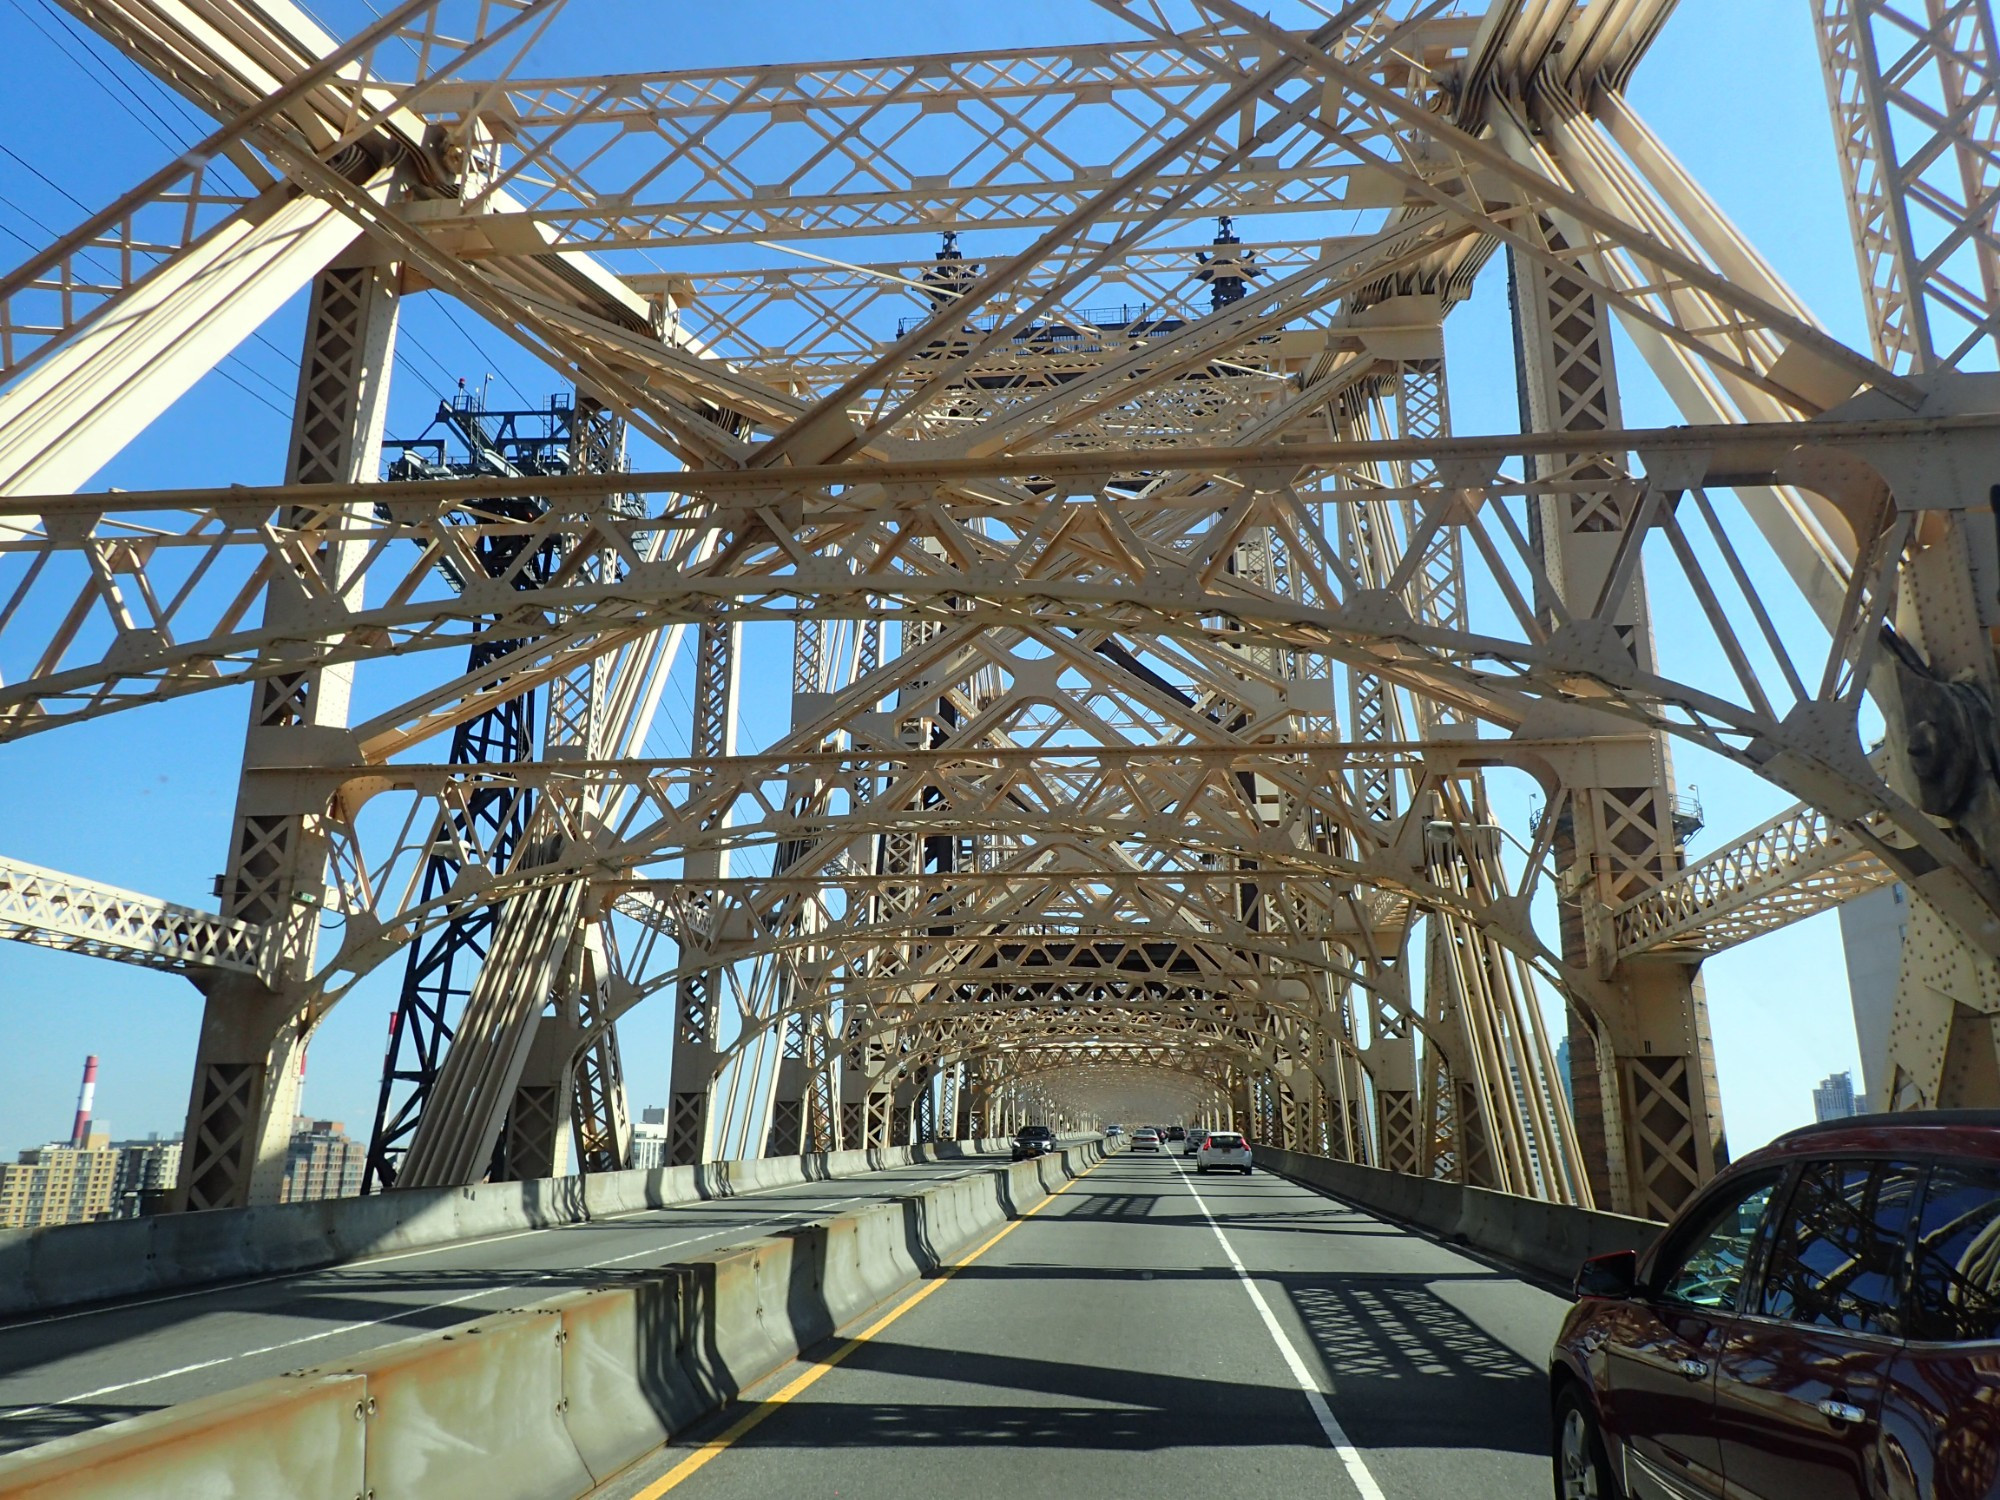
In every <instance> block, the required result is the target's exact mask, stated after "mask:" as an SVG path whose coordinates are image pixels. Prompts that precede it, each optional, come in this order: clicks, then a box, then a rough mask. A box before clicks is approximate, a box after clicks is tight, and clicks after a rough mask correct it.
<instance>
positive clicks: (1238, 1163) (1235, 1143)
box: [1194, 1130, 1250, 1177]
mask: <svg viewBox="0 0 2000 1500" xmlns="http://www.w3.org/2000/svg"><path fill="white" fill-rule="evenodd" d="M1194 1169H1195V1171H1197V1172H1207V1171H1211V1170H1213V1171H1217V1172H1229V1171H1235V1172H1241V1173H1243V1175H1244V1176H1246V1177H1247V1176H1249V1175H1250V1143H1249V1142H1248V1141H1246V1140H1244V1139H1243V1137H1242V1136H1241V1135H1240V1134H1238V1133H1237V1132H1236V1131H1234V1130H1211V1131H1210V1132H1209V1133H1208V1135H1207V1136H1206V1137H1204V1138H1203V1140H1202V1143H1201V1150H1199V1151H1198V1152H1196V1153H1195V1158H1194Z"/></svg>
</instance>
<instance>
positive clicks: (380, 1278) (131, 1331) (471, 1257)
mask: <svg viewBox="0 0 2000 1500" xmlns="http://www.w3.org/2000/svg"><path fill="white" fill-rule="evenodd" d="M1003 1161H1004V1159H996V1158H992V1157H988V1158H984V1159H981V1160H979V1161H977V1162H969V1161H961V1162H943V1163H933V1164H930V1165H926V1166H915V1167H901V1168H896V1169H894V1170H891V1171H887V1172H877V1173H872V1174H870V1175H869V1176H866V1177H848V1178H842V1179H840V1180H838V1181H834V1182H816V1183H808V1184H804V1185H802V1186H798V1187H788V1188H777V1189H773V1190H771V1191H769V1192H763V1193H754V1194H749V1195H746V1196H744V1197H740V1198H728V1199H720V1200H716V1201H711V1202H707V1203H693V1204H685V1205H682V1206H680V1207H677V1208H667V1209H660V1210H657V1211H654V1212H649V1213H643V1214H635V1215H631V1216H628V1217H625V1218H620V1219H613V1220H606V1221H601V1222H597V1223H591V1224H569V1225H563V1226H560V1227H557V1228H550V1229H537V1230H527V1231H520V1232H516V1233H513V1234H508V1235H500V1236H495V1237H493V1238H490V1239H483V1240H471V1241H465V1242H461V1243H459V1244H454V1245H440V1246H435V1247H432V1248H430V1249H426V1250H411V1251H403V1252H400V1253H397V1254H393V1255H385V1256H379V1257H376V1258H373V1259H370V1260H364V1261H355V1262H351V1263H349V1264H347V1265H343V1266H338V1267H331V1268H329V1269H326V1270H323V1271H313V1272H307V1273H305V1274H302V1275H296V1276H283V1277H273V1278H269V1279H266V1280H260V1281H248V1282H237V1283H234V1284H230V1285H223V1286H219V1287H214V1288H209V1289H204V1290H199V1291H194V1292H180V1293H168V1294H164V1295H156V1296H149V1297H141V1298H135V1299H133V1300H130V1301H126V1302H118V1303H112V1304H109V1305H107V1306H104V1307H100V1308H93V1309H89V1310H85V1311H81V1312H72V1313H60V1314H55V1315H53V1316H49V1317H41V1318H21V1319H15V1320H11V1321H7V1322H0V1452H11V1451H14V1450H16V1449H19V1448H25V1447H28V1446H30V1445H32V1444H35V1443H42V1442H47V1441H49V1440H50V1439H52V1438H58V1437H63V1436H66V1435H68V1434H69V1433H72V1432H77V1431H80V1430H82V1429H85V1428H89V1427H97V1426H101V1425H102V1424H104V1423H106V1422H116V1421H119V1420H121V1419H123V1418H125V1417H133V1416H138V1415H140V1414H141V1413H143V1412H148V1411H152V1410H153V1409H154V1408H156V1407H161V1406H167V1405H171V1404H173V1403H175V1402H180V1401H191V1400H194V1399H195V1398H197V1397H200V1396H207V1395H212V1394H214V1393H215V1392H217V1391H222V1390H228V1389H230V1388H232V1387H235V1386H240V1385H245V1384H248V1383H249V1382H251V1381H255V1380H262V1379H264V1378H265V1377H266V1376H271V1375H282V1374H284V1373H285V1372H286V1371H288V1370H297V1369H302V1368H304V1367H306V1366H308V1365H318V1364H326V1363H329V1362H331V1361H334V1360H340V1359H347V1358H350V1357H352V1356H354V1355H356V1354H359V1353H360V1352H361V1351H363V1350H366V1349H372V1348H376V1347H378V1346H379V1345H382V1344H389V1343H393V1342H395V1341H396V1340H398V1339H404V1338H408V1337H410V1336H411V1335H412V1334H417V1333H425V1332H429V1331H431V1330H433V1329H438V1328H450V1327H453V1326H454V1325H456V1324H459V1323H466V1322H470V1321H471V1320H472V1319H474V1318H475V1317H477V1316H478V1314H479V1313H480V1312H482V1311H484V1310H486V1309H489V1308H494V1307H512V1306H519V1305H521V1302H522V1298H523V1295H524V1294H527V1295H529V1296H532V1297H533V1298H534V1300H537V1301H539V1300H541V1299H542V1298H545V1297H553V1296H556V1295H558V1294H559V1293H561V1292H565V1291H568V1290H570V1289H572V1288H574V1287H585V1286H599V1285H602V1284H604V1283H605V1282H606V1281H607V1280H610V1279H612V1278H613V1277H615V1276H616V1275H617V1273H619V1272H620V1271H639V1270H645V1269H647V1268H649V1267H653V1266H659V1265H664V1264H667V1263H669V1262H672V1261H674V1260H677V1259H679V1258H681V1257H683V1256H685V1255H687V1254H688V1253H690V1252H692V1253H696V1254H699V1253H702V1252H705V1251H709V1250H717V1249H721V1248H723V1247H724V1246H727V1245H730V1244H733V1243H740V1242H741V1241H744V1240H748V1239H754V1238H756V1237H757V1236H759V1235H761V1234H765V1233H768V1232H769V1231H770V1230H772V1229H774V1228H778V1227H781V1226H783V1225H788V1224H799V1223H805V1222H809V1221H812V1220H815V1219H820V1218H824V1217H826V1216H827V1215H828V1214H829V1213H838V1212H841V1211H843V1210H847V1209H852V1208H855V1207H857V1206H860V1205H862V1204H867V1203H874V1202H879V1201H882V1200H884V1199H888V1198H895V1197H900V1196H904V1195H907V1194H910V1193H914V1192H917V1191H919V1190H921V1189H923V1188H925V1187H928V1186H931V1185H933V1184H935V1183H939V1182H943V1181H946V1180H948V1179H950V1178H953V1177H958V1176H963V1175H964V1174H966V1173H968V1172H984V1171H991V1170H993V1169H994V1168H995V1167H996V1166H997V1165H1001V1164H1003Z"/></svg>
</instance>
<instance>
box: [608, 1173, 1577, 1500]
mask: <svg viewBox="0 0 2000 1500" xmlns="http://www.w3.org/2000/svg"><path fill="white" fill-rule="evenodd" d="M1232 1255H1233V1256H1234V1257H1235V1259H1236V1260H1237V1261H1238V1262H1240V1264H1241V1266H1242V1268H1243V1271H1244V1274H1242V1275H1239V1274H1238V1270H1237V1269H1236V1268H1235V1267H1234V1266H1233V1265H1232V1262H1231V1257H1232ZM1253 1290H1254V1295H1253ZM1565 1306H1566V1303H1565V1302H1564V1300H1563V1299H1562V1298H1560V1297H1557V1296H1555V1295H1552V1294H1551V1293H1549V1292H1546V1291H1543V1290H1541V1289H1540V1288H1538V1287H1535V1286H1532V1285H1529V1284H1527V1283H1524V1282H1522V1281H1519V1280H1516V1279H1515V1278H1513V1277H1511V1276H1509V1275H1507V1274H1505V1273H1503V1272H1500V1271H1497V1270H1495V1269H1493V1268H1492V1267H1491V1266H1488V1265H1486V1264H1484V1263H1482V1262H1480V1261H1477V1260H1473V1259H1470V1258H1468V1257H1467V1256H1465V1255H1461V1254H1458V1253H1456V1252H1454V1251H1452V1250H1449V1249H1446V1248H1444V1247H1443V1246H1440V1245H1436V1244H1433V1243H1431V1242H1430V1241H1427V1240H1423V1239H1419V1238H1416V1237H1414V1236H1412V1235H1409V1234H1406V1233H1404V1232H1403V1231H1401V1230H1399V1229H1396V1228H1395V1227H1393V1226H1391V1225H1388V1224H1385V1223H1383V1222H1381V1221H1380V1220H1377V1219H1373V1218H1370V1217H1369V1216H1367V1215H1365V1214H1363V1213H1360V1212H1358V1211H1356V1210H1354V1209H1350V1208H1348V1207H1346V1206H1344V1205H1342V1204H1339V1203H1336V1202H1334V1201H1332V1200H1330V1199H1327V1198H1324V1197H1321V1196H1320V1195H1318V1194H1316V1193H1313V1192H1311V1191H1309V1190H1307V1189H1305V1188H1300V1187H1297V1186H1294V1185H1293V1184H1291V1183H1288V1182H1286V1181H1284V1180H1282V1179H1280V1178H1276V1177H1272V1176H1269V1175H1267V1174H1265V1173H1263V1172H1261V1171H1260V1172H1258V1173H1257V1174H1256V1175H1254V1176H1252V1177H1239V1176H1235V1175H1231V1176H1227V1177H1219V1176H1213V1175H1211V1176H1207V1177H1198V1176H1196V1175H1195V1173H1194V1171H1193V1168H1192V1165H1191V1164H1190V1165H1188V1166H1187V1167H1186V1170H1185V1171H1183V1167H1182V1162H1181V1160H1180V1158H1178V1157H1151V1156H1135V1155H1132V1154H1129V1153H1124V1154H1120V1155H1117V1156H1114V1157H1112V1158H1110V1159H1109V1160H1107V1161H1106V1162H1104V1163H1103V1164H1101V1165H1100V1166H1098V1167H1097V1168H1096V1169H1095V1170H1094V1171H1092V1172H1090V1173H1089V1174H1087V1175H1086V1176H1085V1177H1083V1178H1082V1179H1081V1180H1080V1181H1078V1182H1077V1183H1075V1184H1073V1185H1072V1186H1071V1187H1070V1188H1069V1189H1068V1191H1066V1192H1065V1193H1063V1194H1062V1195H1061V1196H1059V1197H1057V1198H1055V1199H1053V1200H1051V1201H1050V1202H1049V1203H1048V1204H1047V1206H1046V1207H1044V1208H1043V1209H1042V1210H1041V1212H1040V1213H1038V1214H1036V1215H1035V1216H1034V1217H1032V1218H1029V1219H1026V1220H1023V1221H1020V1222H1019V1223H1018V1224H1017V1226H1016V1227H1015V1228H1014V1229H1013V1230H1012V1231H1011V1232H1009V1233H1008V1234H1007V1235H1006V1236H1005V1237H1004V1238H1002V1239H1000V1240H999V1241H998V1242H997V1243H996V1244H994V1245H993V1246H992V1248H991V1249H989V1250H988V1251H987V1252H986V1253H985V1254H984V1255H983V1256H981V1257H980V1258H979V1259H978V1260H977V1261H975V1262H974V1263H973V1264H971V1265H970V1266H968V1267H966V1268H965V1269H963V1270H961V1271H960V1272H959V1273H958V1274H957V1275H956V1276H955V1277H953V1278H951V1279H950V1280H948V1281H946V1282H945V1283H944V1284H943V1285H941V1286H938V1287H937V1289H936V1291H935V1292H934V1293H933V1294H931V1295H929V1296H927V1297H925V1298H924V1299H923V1300H922V1301H920V1302H918V1303H916V1304H915V1305H914V1306H913V1307H912V1308H911V1309H910V1310H909V1311H908V1312H907V1313H905V1314H903V1315H901V1316H900V1317H897V1318H895V1319H894V1321H893V1322H890V1323H889V1324H888V1325H887V1326H886V1327H883V1328H881V1329H880V1330H879V1331H878V1332H877V1333H875V1335H874V1336H873V1337H872V1338H870V1339H868V1340H866V1341H865V1342H862V1343H861V1344H859V1345H858V1346H857V1347H856V1348H854V1349H853V1350H852V1351H851V1352H850V1353H848V1354H847V1356H846V1358H845V1359H844V1360H842V1361H841V1362H840V1363H839V1364H838V1365H835V1366H833V1367H832V1368H831V1369H830V1370H829V1369H827V1368H826V1367H825V1366H820V1367H818V1368H819V1371H820V1372H821V1375H822V1378H819V1379H817V1380H816V1381H814V1382H813V1383H811V1384H809V1385H807V1386H805V1388H804V1389H803V1390H800V1391H798V1392H797V1393H796V1394H795V1395H793V1396H792V1397H791V1399H789V1400H788V1401H786V1402H783V1403H782V1404H780V1403H770V1404H768V1405H766V1406H764V1407H762V1408H759V1409H754V1410H761V1411H762V1412H765V1413H768V1415H767V1416H766V1419H765V1420H763V1421H762V1422H761V1423H760V1424H758V1425H756V1426H754V1427H752V1428H751V1429H750V1430H749V1431H748V1432H746V1433H744V1434H743V1435H742V1436H740V1437H739V1438H738V1439H737V1440H736V1441H735V1442H734V1443H732V1444H731V1445H730V1446H728V1447H726V1448H723V1449H722V1450H721V1451H719V1452H712V1453H711V1454H710V1455H709V1456H708V1461H707V1462H706V1464H705V1465H704V1466H701V1467H698V1468H694V1469H692V1470H691V1471H687V1470H683V1471H682V1477H680V1478H678V1479H677V1480H676V1479H674V1478H673V1475H674V1471H675V1469H676V1466H677V1465H682V1464H685V1463H687V1462H688V1461H689V1460H690V1455H691V1454H692V1453H695V1452H696V1450H695V1449H693V1448H692V1447H691V1446H677V1447H676V1448H674V1449H671V1450H668V1452H667V1453H666V1454H664V1455H663V1456H662V1458H661V1459H660V1460H658V1461H654V1462H651V1463H649V1464H648V1465H646V1466H644V1467H643V1468H642V1469H639V1470H635V1471H633V1474H632V1475H631V1476H629V1477H628V1478H629V1482H621V1483H620V1484H617V1485H614V1486H610V1487H607V1488H606V1489H604V1490H602V1491H600V1492H599V1493H600V1495H601V1496H602V1497H603V1500H658V1497H659V1496H661V1495H664V1494H668V1493H671V1494H672V1495H673V1496H674V1497H675V1500H751V1497H758V1500H762V1497H764V1496H768V1495H774V1494H789V1495H802V1496H804V1495H811V1496H820V1495H853V1496H869V1497H871V1500H874V1497H883V1500H889V1497H898V1496H911V1497H917V1496H922V1497H931V1496H936V1495H940V1494H946V1495H951V1496H954V1497H955V1500H956V1497H962V1500H983V1497H993V1500H1003V1497H1004V1500H1020V1497H1023V1496H1031V1495H1056V1496H1064V1497H1088V1500H1122V1497H1126V1496H1131V1497H1142V1496H1143V1497H1145V1500H1159V1497H1165V1496H1182V1495H1185V1496H1201V1497H1205V1500H1214V1497H1217V1496H1232V1495H1248V1494H1298V1495H1327V1496H1334V1497H1345V1500H1354V1497H1357V1496H1358V1497H1362V1500H1376V1497H1378V1496H1379V1497H1385V1500H1438V1497H1440V1496H1446V1497H1450V1496H1473V1497H1477V1500H1514V1497H1520V1500H1528V1497H1533V1500H1542V1497H1545V1496H1546V1495H1547V1494H1548V1493H1549V1468H1548V1458H1547V1456H1546V1454H1547V1448H1546V1442H1547V1430H1548V1428H1547V1423H1548V1417H1547V1398H1546V1394H1545V1393H1546V1384H1545V1378H1546V1370H1547V1356H1548V1349H1549V1344H1550V1341H1551V1340H1552V1338H1553V1337H1554V1334H1555V1331H1556V1327H1557V1325H1558V1324H1559V1323H1560V1322H1561V1319H1562V1316H1563V1311H1564V1308H1565ZM871 1321H872V1320H871ZM864 1326H865V1325H864ZM829 1347H833V1346H829ZM818 1352H820V1353H822V1354H824V1353H825V1352H826V1351H825V1350H821V1351H818ZM811 1369H812V1367H809V1366H805V1365H794V1366H792V1367H790V1368H789V1369H788V1370H786V1371H783V1372H781V1373H780V1374H779V1375H778V1376H777V1377H774V1378H773V1379H772V1380H771V1381H769V1382H766V1383H765V1384H764V1385H762V1386H760V1387H758V1388H757V1389H756V1390H755V1391H754V1392H753V1393H752V1395H753V1396H754V1397H759V1398H765V1399H766V1400H768V1398H769V1397H770V1396H771V1395H772V1394H773V1393H774V1392H776V1391H779V1390H780V1389H782V1388H783V1387H785V1386H786V1385H787V1384H788V1383H789V1382H792V1381H793V1380H795V1379H796V1378H798V1377H799V1376H800V1375H801V1374H810V1373H811ZM1308 1390H1310V1392H1311V1394H1308ZM752 1410H753V1409H750V1408H746V1407H744V1406H738V1407H735V1408H732V1409H731V1411H730V1412H729V1413H727V1414H725V1415H724V1416H723V1417H722V1418H720V1419H718V1420H717V1421H716V1422H715V1423H714V1424H713V1425H712V1426H711V1427H709V1428H706V1429H704V1430H703V1431H701V1432H698V1433H696V1434H694V1438H695V1439H696V1440H704V1439H705V1440H709V1441H714V1440H715V1439H716V1438H717V1437H718V1435H719V1434H721V1433H723V1432H726V1431H728V1430H729V1429H730V1428H731V1427H732V1425H733V1424H735V1423H736V1422H738V1421H740V1420H742V1419H743V1418H744V1417H745V1416H746V1415H749V1414H751V1411H752ZM1343 1449H1345V1453H1343V1451H1342V1450H1343ZM694 1461H695V1462H696V1463H699V1462H700V1459H699V1457H697V1458H696V1459H695V1460H694ZM663 1486H664V1487H663Z"/></svg>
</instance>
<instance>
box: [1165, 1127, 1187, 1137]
mask: <svg viewBox="0 0 2000 1500" xmlns="http://www.w3.org/2000/svg"><path fill="white" fill-rule="evenodd" d="M1167 1139H1168V1140H1170V1141H1184V1140H1186V1139H1187V1127H1186V1126H1185V1125H1169V1126H1168V1127H1167Z"/></svg>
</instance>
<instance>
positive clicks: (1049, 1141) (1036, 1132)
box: [1014, 1125, 1056, 1161]
mask: <svg viewBox="0 0 2000 1500" xmlns="http://www.w3.org/2000/svg"><path fill="white" fill-rule="evenodd" d="M1055 1149H1056V1133H1055V1132H1054V1131H1053V1130H1051V1129H1050V1128H1049V1127H1048V1126H1046V1125H1023V1126H1022V1127H1021V1128H1020V1129H1019V1130H1018V1131H1016V1132H1015V1135H1014V1160H1015V1161H1033V1160H1034V1159H1035V1158H1036V1157H1038V1156H1047V1155H1048V1154H1049V1153H1050V1152H1051V1151H1053V1150H1055Z"/></svg>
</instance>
